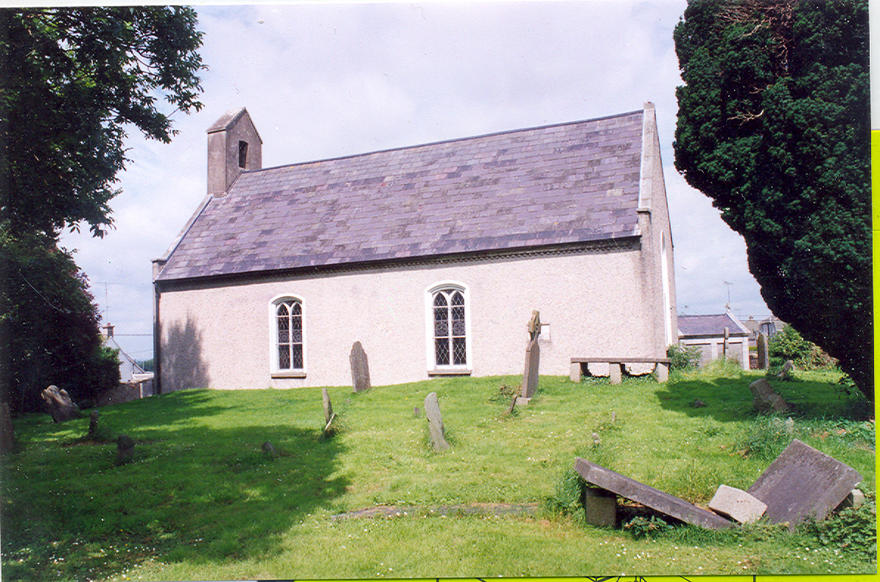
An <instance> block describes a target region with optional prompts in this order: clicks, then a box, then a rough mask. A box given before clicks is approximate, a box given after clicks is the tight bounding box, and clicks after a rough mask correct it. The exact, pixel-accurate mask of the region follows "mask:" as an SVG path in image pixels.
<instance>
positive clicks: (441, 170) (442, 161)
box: [153, 103, 679, 392]
mask: <svg viewBox="0 0 880 582" xmlns="http://www.w3.org/2000/svg"><path fill="white" fill-rule="evenodd" d="M261 149H262V140H261V138H260V135H259V133H258V132H257V129H256V127H255V126H254V124H253V122H252V120H251V117H250V115H249V114H248V112H247V111H246V110H245V109H240V110H238V111H233V112H230V113H227V114H225V115H224V116H223V117H221V118H220V119H219V120H218V121H217V122H216V123H215V124H214V125H213V126H211V127H210V128H209V129H208V178H207V185H208V187H207V190H208V192H207V196H206V197H205V198H204V200H203V201H202V203H201V204H200V205H199V206H198V209H197V210H196V212H195V214H194V215H193V217H192V218H191V219H190V220H189V222H188V223H187V224H186V226H185V227H184V229H183V231H182V232H181V234H180V235H179V238H178V239H177V240H176V241H175V242H174V243H173V244H172V245H171V247H170V249H169V250H168V252H167V253H166V254H165V256H163V257H162V258H160V259H157V260H155V261H154V269H153V272H154V277H153V279H154V290H155V330H154V338H155V362H156V364H155V365H156V375H157V381H158V383H159V387H158V390H159V391H163V392H164V391H170V390H177V389H183V388H193V387H213V388H266V387H276V388H290V387H300V386H327V385H345V384H350V383H351V371H350V367H349V353H350V350H351V348H352V344H353V343H354V342H356V341H359V342H361V344H362V345H363V348H364V350H365V351H366V354H367V356H368V359H369V367H370V373H371V380H372V384H373V385H384V384H395V383H401V382H408V381H418V380H423V379H427V378H430V377H434V376H443V375H473V376H487V375H496V374H518V373H522V370H523V358H524V349H525V347H526V345H527V343H528V340H529V335H528V332H527V324H528V322H529V318H530V316H531V314H532V310H538V311H540V318H541V321H542V322H543V323H544V325H543V328H542V330H543V331H542V333H541V335H540V336H539V341H540V344H539V345H540V348H541V363H540V371H541V373H542V374H558V375H564V374H566V373H568V372H569V366H570V358H572V357H574V356H583V357H604V356H609V357H610V356H613V357H616V358H619V357H634V358H653V359H661V358H664V357H665V354H666V348H667V346H668V345H669V344H672V343H675V342H676V341H677V340H678V333H677V332H678V327H679V325H678V322H677V320H676V304H675V283H674V279H673V244H672V236H671V232H670V226H669V214H668V208H667V202H666V189H665V185H664V180H663V170H662V166H661V160H660V145H659V140H658V136H657V125H656V119H655V113H654V106H653V105H652V104H650V103H647V104H646V105H645V107H644V109H641V110H638V111H633V112H630V113H623V114H619V115H613V116H609V117H603V118H599V119H591V120H587V121H578V122H573V123H563V124H557V125H549V126H544V127H536V128H531V129H522V130H515V131H507V132H502V133H494V134H490V135H482V136H478V137H469V138H464V139H455V140H449V141H442V142H437V143H430V144H426V145H418V146H413V147H403V148H397V149H390V150H384V151H377V152H371V153H365V154H360V155H351V156H345V157H340V158H334V159H326V160H320V161H313V162H306V163H297V164H291V165H285V166H279V167H272V168H262V167H261V164H262V161H261V160H262V151H261Z"/></svg>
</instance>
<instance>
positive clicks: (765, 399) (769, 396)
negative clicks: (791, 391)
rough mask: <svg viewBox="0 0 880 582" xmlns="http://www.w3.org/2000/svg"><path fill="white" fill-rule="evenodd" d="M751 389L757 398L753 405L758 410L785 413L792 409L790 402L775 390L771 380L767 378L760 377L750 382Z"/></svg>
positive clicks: (766, 412)
mask: <svg viewBox="0 0 880 582" xmlns="http://www.w3.org/2000/svg"><path fill="white" fill-rule="evenodd" d="M749 390H751V391H752V396H754V398H755V399H754V401H753V405H754V407H755V410H757V411H758V412H760V413H762V414H772V413H774V412H779V413H782V414H785V413H788V412H790V411H791V407H790V406H789V405H788V403H787V402H786V401H785V400H783V399H782V396H780V395H779V394H777V393H776V391H775V390H773V387H772V386H770V382H768V381H767V380H766V379H764V378H760V379H758V380H755V381H754V382H752V383H751V384H749Z"/></svg>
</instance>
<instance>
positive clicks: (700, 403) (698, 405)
mask: <svg viewBox="0 0 880 582" xmlns="http://www.w3.org/2000/svg"><path fill="white" fill-rule="evenodd" d="M691 408H706V403H705V402H703V401H702V400H700V399H699V398H697V399H696V400H694V401H693V402H691Z"/></svg>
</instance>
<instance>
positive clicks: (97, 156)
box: [0, 6, 203, 411]
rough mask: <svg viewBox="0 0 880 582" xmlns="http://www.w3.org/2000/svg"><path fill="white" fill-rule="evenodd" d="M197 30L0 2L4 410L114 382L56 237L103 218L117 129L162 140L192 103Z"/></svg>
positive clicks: (122, 134)
mask: <svg viewBox="0 0 880 582" xmlns="http://www.w3.org/2000/svg"><path fill="white" fill-rule="evenodd" d="M201 39H202V35H201V33H200V32H198V31H197V30H196V13H195V11H194V10H193V9H191V8H186V7H162V6H145V7H106V8H101V7H76V8H70V7H66V8H57V7H39V8H21V9H0V308H2V312H0V398H2V399H3V400H5V401H8V402H9V403H10V405H11V407H12V408H13V410H18V411H22V410H34V409H37V408H38V406H39V392H40V390H42V389H43V388H45V387H46V385H48V384H50V383H51V384H56V385H58V386H59V387H62V388H66V389H67V390H68V391H69V392H70V393H71V395H72V396H73V397H74V398H75V399H76V398H80V399H84V398H91V397H93V396H94V394H95V393H96V391H97V390H99V389H100V388H102V387H105V386H107V385H108V382H109V383H110V384H109V385H112V384H115V383H116V382H118V376H119V372H118V362H117V361H116V355H115V354H114V353H113V351H112V350H106V349H104V348H102V347H101V340H100V334H99V331H98V316H97V308H96V306H95V304H94V301H93V300H92V297H91V295H89V293H88V291H87V282H86V279H85V276H84V275H83V274H82V273H81V272H80V271H79V269H78V268H77V267H76V265H75V263H74V262H73V258H72V256H71V254H70V253H68V252H67V251H65V250H63V249H60V248H58V235H59V234H60V232H61V231H62V230H63V229H64V228H70V229H72V230H76V229H79V227H80V224H82V223H85V224H87V225H88V227H89V230H90V231H91V233H92V234H93V235H94V236H97V237H101V236H103V235H104V234H105V233H106V231H107V229H108V228H110V227H112V224H113V219H112V216H111V210H110V205H109V203H110V200H111V199H112V198H113V197H114V196H115V195H116V194H117V193H118V191H117V189H116V186H115V183H116V180H117V178H116V176H117V174H118V172H119V171H120V170H122V169H124V168H125V164H126V162H127V161H128V160H127V159H126V157H125V148H124V140H125V138H126V136H127V133H126V132H127V131H131V130H132V129H136V130H139V131H140V132H142V133H143V134H144V135H145V136H147V137H148V138H152V139H156V140H160V141H162V142H168V141H170V139H171V137H172V136H173V135H174V130H173V128H172V119H171V117H172V115H173V113H174V112H176V111H182V112H184V113H187V112H189V111H191V110H199V109H200V108H201V107H202V104H201V103H200V102H199V101H198V96H199V94H200V93H201V86H200V85H199V78H198V72H199V71H200V70H201V69H202V68H203V65H202V61H201V57H200V56H199V54H198V52H197V50H198V48H199V47H200V46H201V42H202V40H201ZM114 371H115V380H113V378H114ZM111 380H112V382H111Z"/></svg>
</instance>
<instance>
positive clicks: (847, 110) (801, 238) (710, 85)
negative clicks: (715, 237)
mask: <svg viewBox="0 0 880 582" xmlns="http://www.w3.org/2000/svg"><path fill="white" fill-rule="evenodd" d="M675 48H676V52H677V54H678V59H679V66H680V68H681V74H682V79H683V80H684V82H685V85H684V86H682V87H679V88H678V89H677V91H676V96H677V98H678V104H679V112H678V125H677V128H676V133H675V145H674V148H675V166H676V168H677V169H678V171H679V172H681V173H682V174H683V175H684V177H685V179H686V180H687V181H688V183H689V184H691V185H692V186H693V187H695V188H697V189H698V190H700V191H702V192H703V193H704V194H706V195H707V196H709V197H710V198H711V199H712V200H713V204H714V206H715V207H716V208H718V209H720V211H721V217H722V218H723V219H724V221H725V222H726V223H727V224H728V225H730V227H731V228H733V229H734V230H735V231H737V232H739V233H740V234H742V235H743V237H744V238H745V241H746V245H747V247H748V259H749V268H750V270H751V272H752V274H753V275H754V276H755V279H756V280H757V281H758V283H759V284H760V286H761V294H762V296H763V297H764V300H765V301H766V303H767V305H768V306H769V307H770V309H771V310H772V311H773V313H774V314H775V315H776V316H778V317H779V318H780V319H782V320H784V321H786V322H789V323H791V324H792V325H794V327H796V328H797V329H798V330H800V331H801V333H802V334H803V335H804V337H805V338H807V339H808V340H810V341H813V342H815V343H816V344H818V345H820V346H822V347H823V348H824V349H825V350H826V351H827V352H828V353H829V354H830V355H832V356H833V357H835V358H837V359H839V360H840V363H841V367H842V368H843V369H844V371H846V372H847V373H848V374H849V375H850V376H851V377H852V379H853V381H854V382H855V383H856V385H857V386H858V387H859V389H860V390H861V391H862V392H863V393H864V394H865V396H866V397H868V399H870V400H873V395H874V390H873V370H872V348H871V344H872V332H871V330H872V326H871V318H872V313H871V246H870V241H871V237H870V210H871V198H870V186H869V184H870V180H869V178H870V174H869V139H870V129H869V123H870V122H869V110H868V105H869V94H868V3H867V0H810V1H806V0H802V1H797V0H696V1H693V0H692V1H691V2H689V4H688V7H687V9H686V10H685V13H684V18H683V19H682V20H681V21H680V22H679V24H678V26H677V27H676V29H675Z"/></svg>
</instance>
